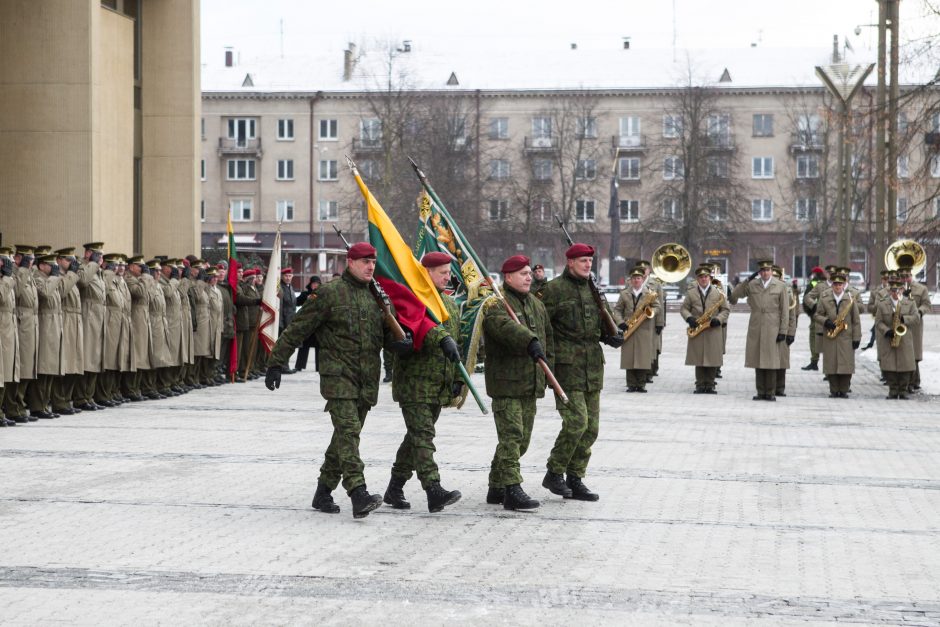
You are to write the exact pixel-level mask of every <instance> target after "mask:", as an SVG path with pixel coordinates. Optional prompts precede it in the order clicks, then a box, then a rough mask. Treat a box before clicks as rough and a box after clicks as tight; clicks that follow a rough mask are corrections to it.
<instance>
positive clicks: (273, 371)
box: [264, 366, 281, 392]
mask: <svg viewBox="0 0 940 627" xmlns="http://www.w3.org/2000/svg"><path fill="white" fill-rule="evenodd" d="M264 387H266V388H268V389H269V390H271V391H272V392H273V391H274V390H276V389H277V388H279V387H281V367H280V366H268V371H267V372H265V373H264Z"/></svg>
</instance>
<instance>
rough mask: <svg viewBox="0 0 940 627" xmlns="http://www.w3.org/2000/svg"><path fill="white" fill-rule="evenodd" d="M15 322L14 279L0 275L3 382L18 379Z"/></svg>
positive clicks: (18, 351) (17, 346) (17, 337)
mask: <svg viewBox="0 0 940 627" xmlns="http://www.w3.org/2000/svg"><path fill="white" fill-rule="evenodd" d="M17 327H18V325H17V322H16V281H15V280H14V278H13V277H12V276H5V277H0V346H2V347H3V355H2V356H0V379H2V380H3V381H4V383H7V384H9V383H15V382H17V381H19V380H20V338H19V332H18V330H17Z"/></svg>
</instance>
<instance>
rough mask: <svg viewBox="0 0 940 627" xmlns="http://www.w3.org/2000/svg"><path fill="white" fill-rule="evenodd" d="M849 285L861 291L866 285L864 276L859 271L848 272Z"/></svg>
mask: <svg viewBox="0 0 940 627" xmlns="http://www.w3.org/2000/svg"><path fill="white" fill-rule="evenodd" d="M849 287H854V288H855V289H857V290H859V291H860V292H863V291H865V289H866V288H867V287H868V284H867V283H866V282H865V277H863V276H862V273H861V272H849Z"/></svg>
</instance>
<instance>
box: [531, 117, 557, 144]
mask: <svg viewBox="0 0 940 627" xmlns="http://www.w3.org/2000/svg"><path fill="white" fill-rule="evenodd" d="M532 137H533V138H534V139H551V138H552V119H551V118H550V117H544V116H540V117H535V118H532Z"/></svg>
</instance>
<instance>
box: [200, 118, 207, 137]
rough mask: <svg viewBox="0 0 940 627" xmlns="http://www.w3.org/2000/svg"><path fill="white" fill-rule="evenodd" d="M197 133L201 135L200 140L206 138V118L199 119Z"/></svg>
mask: <svg viewBox="0 0 940 627" xmlns="http://www.w3.org/2000/svg"><path fill="white" fill-rule="evenodd" d="M199 131H200V133H201V134H202V138H203V139H205V138H206V118H200V119H199Z"/></svg>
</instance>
